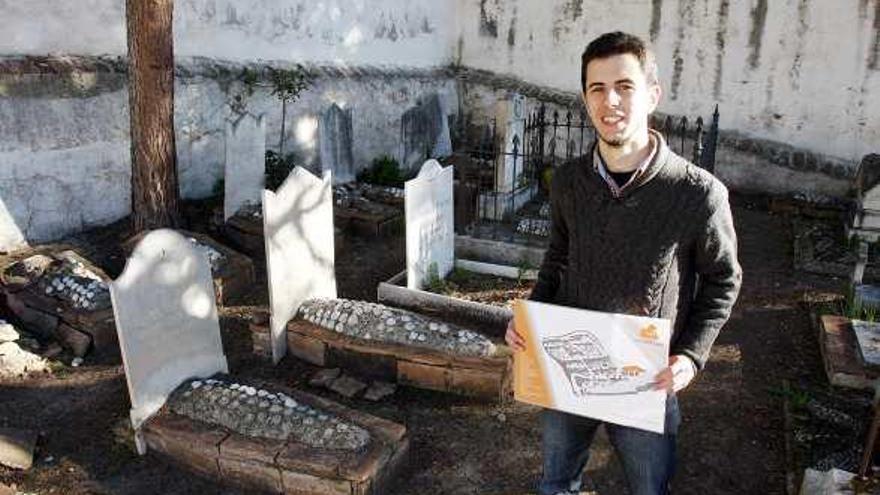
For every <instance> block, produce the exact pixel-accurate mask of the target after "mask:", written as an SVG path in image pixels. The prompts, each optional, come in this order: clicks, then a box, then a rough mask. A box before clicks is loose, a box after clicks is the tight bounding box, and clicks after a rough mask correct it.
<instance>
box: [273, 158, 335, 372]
mask: <svg viewBox="0 0 880 495" xmlns="http://www.w3.org/2000/svg"><path fill="white" fill-rule="evenodd" d="M331 183H332V179H331V174H329V173H325V174H324V177H323V179H319V178H318V177H315V176H314V175H312V174H311V173H310V172H309V171H308V170H306V169H304V168H302V167H295V168H294V169H293V171H291V173H290V175H289V176H288V177H287V179H285V181H284V183H283V184H282V185H281V187H280V188H278V191H277V192H272V191H269V190H264V191H263V222H264V224H263V231H264V232H265V240H266V272H267V275H268V279H269V307H270V309H271V317H270V328H271V332H270V334H271V346H272V361H273V362H274V363H277V362H278V361H280V360H281V358H282V357H284V355H285V354H286V352H287V334H286V331H285V327H286V325H287V322H288V321H290V319H291V318H292V317H293V316H294V315H295V314H296V312H297V311H298V310H299V305H300V304H301V303H302V302H303V301H305V300H306V299H308V298H312V297H331V298H332V297H336V274H335V271H334V266H335V253H334V246H333V241H334V239H333V235H334V230H333V197H332V193H331Z"/></svg>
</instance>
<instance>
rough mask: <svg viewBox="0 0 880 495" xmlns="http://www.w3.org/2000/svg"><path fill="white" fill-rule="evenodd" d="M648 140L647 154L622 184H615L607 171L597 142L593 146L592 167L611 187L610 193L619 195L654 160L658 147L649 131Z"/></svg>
mask: <svg viewBox="0 0 880 495" xmlns="http://www.w3.org/2000/svg"><path fill="white" fill-rule="evenodd" d="M648 142H649V143H650V146H651V151H650V153H648V156H647V157H645V159H644V160H642V161H641V162H639V166H638V167H636V170H635V171H634V172H633V174H632V176H631V177H630V178H629V180H628V181H626V184H623V185H622V186H619V185H617V181H615V180H614V178H613V177H611V174H610V173H609V171H608V167H607V166H606V165H605V160H604V159H603V158H602V155H601V154H600V153H599V145H598V144H597V145H596V146H595V147H593V168H594V169H595V170H596V172H598V173H599V175H600V176H601V177H602V179H603V180H604V181H605V183H606V184H607V185H608V187H609V188H610V189H611V193H612V194H614V196H615V197H618V196H620V194H621V193H622V192H623V190H624V189H626V188H627V187H628V186H629V185H630V184H632V183H633V182H635V181H636V180H637V179H638V178H639V177H640V176H641V175H642V174H644V173H645V170H647V169H648V165H650V164H651V162H652V161H653V160H654V156H656V155H657V149H658V148H659V146H658V144H657V138H656V137H654V136H653V135H652V134H650V133H649V134H648Z"/></svg>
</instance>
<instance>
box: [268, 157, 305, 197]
mask: <svg viewBox="0 0 880 495" xmlns="http://www.w3.org/2000/svg"><path fill="white" fill-rule="evenodd" d="M297 161H298V160H297V158H296V154H295V153H288V154H287V155H286V156H285V157H284V159H282V158H281V156H280V155H279V154H278V153H276V152H274V151H272V150H266V189H268V190H270V191H275V190H277V189H278V188H279V187H281V184H283V183H284V179H286V178H287V176H288V175H290V171H291V170H293V167H295V166H296V162H297Z"/></svg>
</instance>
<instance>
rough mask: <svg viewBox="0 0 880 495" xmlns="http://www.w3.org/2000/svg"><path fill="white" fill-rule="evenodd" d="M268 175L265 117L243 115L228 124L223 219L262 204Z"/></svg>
mask: <svg viewBox="0 0 880 495" xmlns="http://www.w3.org/2000/svg"><path fill="white" fill-rule="evenodd" d="M265 175H266V124H265V120H264V119H263V116H262V115H260V116H254V115H251V114H244V115H241V116H239V117H238V118H237V119H236V120H233V121H227V122H226V165H225V178H224V185H225V187H224V189H225V191H224V196H223V220H224V221H225V220H229V217H231V216H232V215H235V214H236V213H237V212H238V211H239V210H240V209H241V208H242V207H243V206H245V205H247V204H254V205H258V204H260V203H259V202H260V194H261V192H262V191H263V181H264V178H265Z"/></svg>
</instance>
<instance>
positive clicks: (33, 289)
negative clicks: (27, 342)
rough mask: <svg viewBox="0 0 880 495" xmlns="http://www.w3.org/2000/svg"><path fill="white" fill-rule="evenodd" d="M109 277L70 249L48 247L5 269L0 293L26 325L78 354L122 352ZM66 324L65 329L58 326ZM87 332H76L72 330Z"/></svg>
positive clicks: (29, 252) (112, 353)
mask: <svg viewBox="0 0 880 495" xmlns="http://www.w3.org/2000/svg"><path fill="white" fill-rule="evenodd" d="M108 281H109V278H108V277H107V275H106V274H105V273H104V272H103V271H102V270H101V269H100V268H98V267H96V266H94V265H93V264H92V263H91V262H89V261H88V260H87V259H85V258H83V257H81V256H79V255H78V254H77V253H76V252H74V251H71V250H62V249H59V248H53V247H46V248H36V249H34V250H31V251H28V252H25V253H22V258H21V259H19V260H18V261H15V262H13V263H12V264H10V265H8V266H6V267H4V268H3V269H2V271H0V292H2V293H3V295H4V296H5V298H6V305H7V307H8V308H9V310H10V311H11V312H12V313H13V314H14V315H15V316H16V317H17V318H18V319H19V320H20V321H21V322H22V324H23V327H24V329H25V330H27V331H30V332H32V333H34V334H36V335H38V336H40V337H41V338H43V339H46V340H58V341H60V342H62V343H63V344H64V345H65V346H66V347H68V348H69V349H71V350H72V351H73V352H74V353H82V352H84V351H83V347H85V349H86V352H87V350H88V349H89V348H91V349H94V350H95V351H97V352H98V353H100V354H104V355H107V356H115V355H118V352H119V348H118V344H117V341H116V329H115V326H114V323H113V312H112V308H111V304H110V293H109V290H108V287H107V282H108ZM61 325H66V326H67V327H66V328H61V331H60V332H59V327H60V326H61ZM71 328H72V329H74V330H75V331H77V332H79V333H81V334H84V335H85V337H86V338H87V339H88V341H89V342H90V343H89V345H85V340H86V339H85V338H81V337H78V338H77V339H76V340H73V341H71V340H70V339H69V337H77V336H76V335H75V334H72V333H71V332H70V331H69V329H71Z"/></svg>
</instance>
